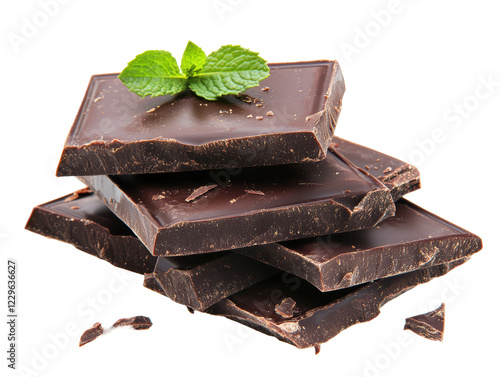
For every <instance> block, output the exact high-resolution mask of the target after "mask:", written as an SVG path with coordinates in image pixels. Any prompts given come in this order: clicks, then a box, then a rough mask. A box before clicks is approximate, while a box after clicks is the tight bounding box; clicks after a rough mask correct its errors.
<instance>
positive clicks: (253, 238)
mask: <svg viewBox="0 0 500 377" xmlns="http://www.w3.org/2000/svg"><path fill="white" fill-rule="evenodd" d="M79 179H80V180H82V181H83V182H85V183H86V184H88V185H89V186H90V187H91V188H92V189H93V191H94V192H95V194H96V195H97V196H98V197H99V198H100V199H101V200H103V201H104V203H106V205H107V206H108V207H109V208H110V209H111V210H112V211H113V212H114V213H115V214H116V215H117V216H118V217H119V218H121V219H122V220H123V221H124V222H125V223H126V224H127V225H128V226H129V227H130V228H131V229H132V230H133V232H134V233H135V234H136V235H137V236H138V237H139V238H140V239H141V241H142V242H143V243H144V244H145V245H146V247H147V248H148V249H149V250H150V251H151V253H152V254H153V255H155V256H181V255H190V254H200V253H211V252H215V251H220V250H229V249H235V248H240V247H246V246H252V245H259V244H264V243H270V242H278V241H284V240H289V239H297V238H304V237H312V236H318V235H323V234H330V233H337V232H346V231H351V230H357V229H363V228H368V227H371V226H374V225H376V224H377V223H379V222H380V221H382V220H383V219H384V218H386V217H390V216H392V215H393V214H394V203H393V201H392V197H391V195H390V192H389V190H388V189H387V187H386V186H384V185H383V184H381V183H380V181H378V180H377V179H375V178H374V177H373V176H371V175H369V174H368V173H366V172H365V171H364V170H361V169H358V168H356V167H355V166H354V165H352V164H351V163H350V162H349V161H348V160H346V159H345V158H344V157H342V156H341V155H340V154H338V153H337V152H335V151H329V152H328V154H327V157H326V158H325V159H324V160H323V161H321V162H316V163H305V164H289V165H281V166H268V167H254V168H246V169H241V170H238V171H237V172H236V173H235V172H233V173H232V175H231V174H229V173H228V172H226V171H219V172H217V173H215V172H185V173H175V174H143V175H127V176H124V175H121V176H103V175H101V176H84V177H79ZM210 181H212V182H214V181H215V182H216V183H218V186H219V188H218V189H217V190H215V191H211V192H208V193H207V195H206V196H205V197H204V198H203V199H199V200H195V201H193V202H189V203H186V201H185V198H187V197H189V195H190V194H191V193H192V192H193V191H194V190H196V189H198V188H199V187H201V186H207V182H210ZM229 181H230V184H228V183H229ZM301 183H307V184H308V185H302V184H301ZM309 184H311V185H309ZM346 188H349V189H350V190H351V193H345V192H344V190H345V189H346ZM245 190H257V191H261V192H262V193H263V194H264V195H263V196H261V197H260V198H259V200H255V197H254V196H253V195H245ZM158 194H162V195H164V196H165V199H163V200H161V201H160V200H153V197H154V196H155V195H158ZM235 198H238V200H236V201H234V202H233V203H232V205H229V204H230V201H231V200H235ZM242 229H245V231H244V232H242ZM193 234H196V237H193V236H192V235H193Z"/></svg>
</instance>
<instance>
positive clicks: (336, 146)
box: [329, 136, 421, 201]
mask: <svg viewBox="0 0 500 377" xmlns="http://www.w3.org/2000/svg"><path fill="white" fill-rule="evenodd" d="M344 144H345V145H346V146H345V147H344V146H343V145H344ZM351 148H354V149H356V148H358V149H360V150H361V151H363V152H364V153H373V154H374V157H378V158H379V159H384V160H385V159H387V160H388V161H390V162H392V165H393V170H392V171H391V172H390V173H384V172H383V170H380V169H379V170H375V169H374V170H370V174H372V175H373V176H375V177H376V178H377V179H379V180H380V181H381V182H382V183H384V185H385V186H386V187H387V188H389V190H391V195H392V197H393V200H394V201H397V200H399V199H401V198H402V197H403V196H404V195H406V194H408V193H410V192H412V191H415V190H417V189H419V188H420V187H421V185H420V173H419V171H418V169H417V168H416V167H415V166H413V165H410V164H408V163H406V162H404V161H402V160H399V159H397V158H395V157H392V156H389V155H387V154H385V153H382V152H379V151H377V150H375V149H371V148H368V147H365V146H364V145H361V144H356V143H353V142H352V141H349V140H346V139H342V138H341V137H338V136H333V139H332V144H331V145H330V146H329V149H330V150H335V151H337V152H339V153H344V151H345V154H344V156H345V157H346V158H347V159H349V158H350V156H349V153H347V152H348V151H346V149H347V150H350V149H351ZM376 160H377V159H376ZM351 162H352V161H351ZM359 162H361V161H358V162H356V163H354V165H356V164H357V163H359ZM371 162H372V163H376V162H377V161H371ZM365 163H366V164H368V165H370V161H366V162H365ZM356 166H358V165H356ZM366 167H367V166H366V165H365V167H363V166H358V168H360V169H362V170H365V169H366Z"/></svg>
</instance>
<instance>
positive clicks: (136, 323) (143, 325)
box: [112, 315, 153, 330]
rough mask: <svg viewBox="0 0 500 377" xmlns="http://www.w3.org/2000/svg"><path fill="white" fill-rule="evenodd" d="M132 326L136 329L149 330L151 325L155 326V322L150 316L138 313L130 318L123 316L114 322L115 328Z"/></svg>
mask: <svg viewBox="0 0 500 377" xmlns="http://www.w3.org/2000/svg"><path fill="white" fill-rule="evenodd" d="M125 326H130V327H132V328H134V329H135V330H147V329H149V328H150V327H151V326H153V322H151V319H149V318H148V317H145V316H142V315H138V316H135V317H130V318H121V319H119V320H118V321H116V322H115V323H114V324H113V326H112V327H113V328H115V327H125Z"/></svg>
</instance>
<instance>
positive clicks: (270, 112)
mask: <svg viewBox="0 0 500 377" xmlns="http://www.w3.org/2000/svg"><path fill="white" fill-rule="evenodd" d="M266 115H267V116H269V117H272V116H273V115H274V113H273V112H272V111H268V112H267V113H266Z"/></svg>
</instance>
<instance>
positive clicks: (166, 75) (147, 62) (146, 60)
mask: <svg viewBox="0 0 500 377" xmlns="http://www.w3.org/2000/svg"><path fill="white" fill-rule="evenodd" d="M118 78H119V79H120V80H122V82H123V83H124V84H125V86H126V87H127V88H129V89H130V91H132V92H134V93H136V94H138V95H140V96H141V97H145V96H151V97H157V96H163V95H165V94H176V93H179V92H182V91H183V90H186V89H187V84H188V81H187V78H186V76H185V75H183V74H182V73H181V71H180V69H179V66H178V65H177V61H176V60H175V58H174V57H173V56H172V54H170V52H167V51H161V50H149V51H146V52H143V53H142V54H140V55H137V56H136V57H135V59H134V60H132V61H131V62H129V63H128V65H127V67H126V68H125V69H124V70H123V71H122V73H120V75H119V76H118Z"/></svg>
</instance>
